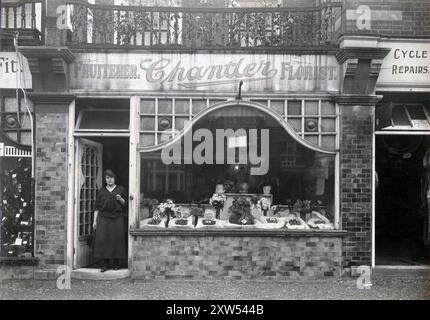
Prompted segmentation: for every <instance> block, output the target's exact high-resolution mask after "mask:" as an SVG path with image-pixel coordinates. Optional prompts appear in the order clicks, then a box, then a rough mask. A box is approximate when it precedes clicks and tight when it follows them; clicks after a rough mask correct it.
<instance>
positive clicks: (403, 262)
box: [373, 39, 430, 268]
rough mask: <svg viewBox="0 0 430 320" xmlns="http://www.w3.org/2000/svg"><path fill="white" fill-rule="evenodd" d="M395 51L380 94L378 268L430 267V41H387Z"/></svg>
mask: <svg viewBox="0 0 430 320" xmlns="http://www.w3.org/2000/svg"><path fill="white" fill-rule="evenodd" d="M380 44H381V45H383V46H385V47H389V48H391V51H390V53H389V54H388V55H387V57H386V59H385V60H384V62H383V64H382V67H381V74H380V76H379V79H378V83H377V87H376V90H377V91H378V94H382V95H383V96H384V98H383V99H382V100H381V101H380V103H379V104H378V106H377V108H376V119H375V137H374V139H375V140H374V141H375V142H374V144H375V157H376V159H375V171H376V174H377V177H378V185H377V187H376V188H375V205H374V221H375V223H374V228H375V238H374V248H375V250H374V252H375V254H374V259H373V261H374V266H376V267H387V266H388V267H403V268H405V267H406V268H408V267H417V266H418V267H423V266H426V267H428V266H429V264H430V251H429V248H430V246H429V244H430V242H429V239H430V238H429V236H430V233H429V225H430V215H429V202H428V199H429V195H430V194H429V192H428V191H429V164H428V155H429V153H430V151H429V148H430V140H429V138H430V136H429V134H430V117H429V115H430V113H429V111H430V110H429V91H430V86H429V83H430V77H429V70H428V68H429V65H430V56H429V50H428V48H429V42H428V40H424V39H384V40H382V41H380Z"/></svg>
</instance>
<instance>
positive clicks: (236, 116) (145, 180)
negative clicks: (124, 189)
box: [136, 99, 336, 230]
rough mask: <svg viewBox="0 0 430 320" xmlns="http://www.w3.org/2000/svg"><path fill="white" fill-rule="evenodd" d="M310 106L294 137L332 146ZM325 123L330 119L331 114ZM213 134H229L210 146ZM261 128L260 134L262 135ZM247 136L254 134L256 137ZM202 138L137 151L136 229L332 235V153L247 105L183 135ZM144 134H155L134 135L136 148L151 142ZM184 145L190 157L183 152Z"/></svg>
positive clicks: (211, 115)
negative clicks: (309, 129) (320, 231)
mask: <svg viewBox="0 0 430 320" xmlns="http://www.w3.org/2000/svg"><path fill="white" fill-rule="evenodd" d="M191 100H192V99H191ZM191 103H192V101H191ZM312 104H313V105H314V107H312V108H317V109H316V110H317V111H318V113H317V114H316V115H314V116H313V117H312V118H309V119H312V120H313V121H314V122H316V123H314V126H315V127H316V128H317V129H313V130H315V131H312V132H302V129H301V128H300V129H299V131H300V132H301V133H302V134H303V136H304V139H306V140H308V141H310V142H312V143H313V144H316V145H317V144H319V143H320V144H324V145H326V146H327V147H332V148H335V140H334V138H333V139H330V138H332V137H335V132H332V133H333V136H331V135H322V134H320V128H319V127H320V125H319V123H320V122H322V119H324V117H322V116H321V115H320V110H321V102H320V101H319V100H316V102H313V103H312ZM268 105H269V106H271V102H270V100H269V103H268ZM301 105H306V104H305V103H304V102H303V103H301ZM333 110H334V109H333ZM160 117H161V115H160ZM172 117H175V115H172ZM190 117H191V116H190ZM331 117H333V118H331ZM176 119H178V118H175V120H176ZM306 119H307V118H306V117H302V118H300V119H295V118H293V119H291V120H299V121H303V122H305V120H306ZM329 119H330V120H333V121H336V118H335V114H330V117H329ZM288 120H290V119H288ZM307 125H308V126H309V124H307ZM331 125H332V123H331ZM218 129H224V130H226V129H231V130H232V131H233V134H232V135H226V136H225V137H221V140H218V137H217V130H218ZM263 129H266V130H267V136H264V137H263V133H262V130H263ZM332 129H335V128H334V127H330V128H329V129H327V132H331V130H332ZM201 130H203V131H201ZM251 130H256V132H257V135H256V139H254V138H252V133H251ZM202 132H204V135H205V138H204V140H203V139H193V140H192V141H191V140H190V141H188V142H186V141H185V140H184V139H188V138H189V137H188V138H187V137H186V136H182V137H181V139H179V140H178V141H177V142H176V143H175V144H172V145H170V146H169V148H168V149H161V150H157V151H150V152H149V151H148V152H146V151H144V150H141V153H140V161H141V163H140V168H141V171H140V211H139V215H138V219H137V220H136V226H137V227H142V228H160V227H161V228H166V227H168V228H176V227H179V228H190V229H193V230H197V229H199V228H205V227H207V228H211V227H213V228H234V227H238V228H241V227H242V226H244V225H246V226H247V227H249V228H254V229H255V230H267V229H273V230H275V229H282V230H285V229H302V230H312V229H334V225H335V205H334V200H335V159H336V155H335V153H332V154H330V153H322V152H318V151H315V150H312V149H310V148H309V147H307V146H305V145H304V144H303V143H301V142H299V141H297V139H294V138H293V137H292V136H291V135H290V134H289V133H288V132H287V131H286V130H285V128H283V127H282V126H281V125H280V123H279V122H278V121H277V120H276V118H273V117H272V116H271V115H269V114H266V113H264V112H263V111H261V110H258V109H256V108H252V107H249V106H234V107H231V108H230V107H224V108H221V109H218V110H216V111H212V112H209V113H208V114H206V115H205V116H204V117H202V118H201V119H200V120H199V121H197V122H196V123H194V124H193V127H192V131H191V133H192V135H191V136H192V137H194V136H195V135H198V134H202ZM150 134H160V133H149V132H148V133H142V134H141V137H142V139H143V141H144V144H146V143H148V140H145V139H152V138H148V136H149V135H150ZM266 138H267V139H266ZM157 139H160V138H159V137H158V138H157ZM152 141H153V140H152ZM203 141H204V142H205V143H204V145H205V147H204V148H203V149H204V150H202V142H203ZM154 143H155V142H154ZM186 143H190V146H191V148H192V149H191V153H186V152H185V144H186ZM266 147H267V148H266ZM199 148H200V149H199ZM217 148H218V149H217ZM219 148H221V149H219ZM196 150H200V151H199V152H197V151H196ZM229 152H231V153H229ZM253 152H254V153H253ZM229 154H230V155H233V157H230V158H229ZM251 154H255V155H257V156H260V157H261V158H260V160H261V162H260V164H262V163H263V162H264V163H265V164H267V168H266V170H265V171H264V172H259V174H255V169H257V167H258V165H257V162H255V161H254V160H255V159H251ZM242 156H244V157H243V158H242ZM199 157H200V158H199ZM202 158H204V159H205V160H204V161H202ZM260 169H261V168H260ZM215 194H218V196H217V195H215ZM214 195H215V196H214ZM217 199H218V200H217ZM220 199H222V200H220ZM217 201H218V202H217ZM220 203H222V205H221V204H220Z"/></svg>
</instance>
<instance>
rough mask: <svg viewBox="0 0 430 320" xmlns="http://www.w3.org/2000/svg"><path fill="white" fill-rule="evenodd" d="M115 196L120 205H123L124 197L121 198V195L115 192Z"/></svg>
mask: <svg viewBox="0 0 430 320" xmlns="http://www.w3.org/2000/svg"><path fill="white" fill-rule="evenodd" d="M115 198H116V200H118V201H119V202H120V203H121V204H122V205H124V204H125V200H124V198H123V197H121V195H120V194H117V195H116V196H115Z"/></svg>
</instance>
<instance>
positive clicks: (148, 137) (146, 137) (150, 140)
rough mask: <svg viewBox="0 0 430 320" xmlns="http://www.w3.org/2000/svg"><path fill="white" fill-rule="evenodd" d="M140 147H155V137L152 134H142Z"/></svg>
mask: <svg viewBox="0 0 430 320" xmlns="http://www.w3.org/2000/svg"><path fill="white" fill-rule="evenodd" d="M140 145H142V146H143V147H148V146H153V145H155V135H154V134H152V133H142V134H141V135H140Z"/></svg>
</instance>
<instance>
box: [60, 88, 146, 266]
mask: <svg viewBox="0 0 430 320" xmlns="http://www.w3.org/2000/svg"><path fill="white" fill-rule="evenodd" d="M77 98H79V97H76V98H75V100H73V101H72V102H71V103H70V104H69V114H68V116H69V121H68V156H67V199H66V203H67V205H66V207H67V222H66V223H67V226H66V230H67V235H66V265H67V267H68V268H69V270H71V271H72V270H74V255H75V250H74V243H75V237H76V236H77V234H76V232H77V230H76V228H75V203H76V190H75V185H76V181H75V180H76V177H75V170H76V163H75V155H76V139H78V138H89V139H91V137H106V138H112V137H123V138H128V140H129V175H128V189H129V201H128V203H129V205H128V210H129V225H128V230H130V228H131V227H132V226H133V225H134V222H135V220H136V210H137V203H136V200H135V199H136V186H137V183H138V181H137V180H138V179H135V178H136V174H137V164H138V163H137V151H136V146H137V141H138V140H137V139H138V138H139V132H138V130H137V128H139V127H138V120H139V117H138V116H136V115H138V114H139V98H138V97H136V96H132V97H131V96H129V97H122V98H128V99H129V100H130V125H129V132H75V120H74V119H75V116H76V102H75V101H76V99H77ZM83 98H86V97H83ZM97 98H100V99H104V98H106V99H109V98H112V97H110V96H99V97H97ZM135 180H136V181H135ZM128 240H129V241H128V269H129V270H131V268H132V262H133V261H132V260H133V259H132V257H133V255H132V252H133V241H132V237H131V236H130V234H128Z"/></svg>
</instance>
